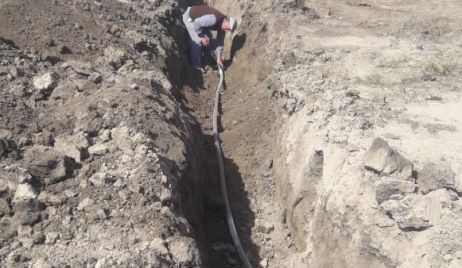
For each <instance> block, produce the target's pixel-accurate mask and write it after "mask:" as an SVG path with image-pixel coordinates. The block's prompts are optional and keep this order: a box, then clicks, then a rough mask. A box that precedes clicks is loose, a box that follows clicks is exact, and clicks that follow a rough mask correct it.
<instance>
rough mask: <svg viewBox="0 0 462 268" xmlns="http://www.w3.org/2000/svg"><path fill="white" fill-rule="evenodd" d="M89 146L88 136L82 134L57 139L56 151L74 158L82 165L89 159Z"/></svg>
mask: <svg viewBox="0 0 462 268" xmlns="http://www.w3.org/2000/svg"><path fill="white" fill-rule="evenodd" d="M89 145H90V143H89V142H88V138H87V135H86V134H85V133H82V132H80V133H78V134H76V135H74V136H59V137H57V138H56V139H55V144H54V148H55V150H56V151H58V152H60V153H62V154H65V155H67V156H69V157H71V158H73V159H74V160H75V161H76V162H77V163H81V162H82V161H83V160H84V159H85V158H87V157H88V146H89Z"/></svg>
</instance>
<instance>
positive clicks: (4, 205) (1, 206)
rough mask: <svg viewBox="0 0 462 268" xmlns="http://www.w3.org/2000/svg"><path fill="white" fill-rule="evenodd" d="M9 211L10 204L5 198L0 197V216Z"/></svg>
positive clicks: (7, 213)
mask: <svg viewBox="0 0 462 268" xmlns="http://www.w3.org/2000/svg"><path fill="white" fill-rule="evenodd" d="M10 212H11V208H10V205H9V204H8V202H6V200H5V199H0V217H2V216H4V215H9V214H10Z"/></svg>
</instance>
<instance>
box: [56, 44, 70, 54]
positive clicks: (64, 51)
mask: <svg viewBox="0 0 462 268" xmlns="http://www.w3.org/2000/svg"><path fill="white" fill-rule="evenodd" d="M59 53H60V54H72V50H71V49H70V48H69V47H68V46H66V45H62V46H61V47H60V48H59Z"/></svg>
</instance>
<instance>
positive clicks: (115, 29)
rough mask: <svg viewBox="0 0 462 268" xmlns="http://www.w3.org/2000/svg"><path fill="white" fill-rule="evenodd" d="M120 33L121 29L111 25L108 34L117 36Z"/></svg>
mask: <svg viewBox="0 0 462 268" xmlns="http://www.w3.org/2000/svg"><path fill="white" fill-rule="evenodd" d="M119 31H120V27H119V26H117V25H116V24H113V25H111V27H109V30H108V32H109V33H110V34H112V35H115V34H116V33H118V32H119Z"/></svg>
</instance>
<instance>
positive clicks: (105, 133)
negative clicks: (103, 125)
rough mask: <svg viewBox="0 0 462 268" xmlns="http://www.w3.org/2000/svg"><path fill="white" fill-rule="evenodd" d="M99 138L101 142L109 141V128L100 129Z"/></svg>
mask: <svg viewBox="0 0 462 268" xmlns="http://www.w3.org/2000/svg"><path fill="white" fill-rule="evenodd" d="M99 139H100V140H101V141H102V142H106V141H110V140H111V131H110V130H109V129H104V130H101V131H100V134H99Z"/></svg>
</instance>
